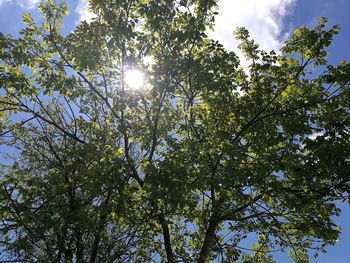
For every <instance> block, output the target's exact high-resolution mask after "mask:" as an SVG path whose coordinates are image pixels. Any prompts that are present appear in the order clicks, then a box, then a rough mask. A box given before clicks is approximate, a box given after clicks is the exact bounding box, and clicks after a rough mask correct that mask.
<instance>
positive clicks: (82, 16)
mask: <svg viewBox="0 0 350 263" xmlns="http://www.w3.org/2000/svg"><path fill="white" fill-rule="evenodd" d="M88 2H89V1H88V0H78V3H77V6H76V8H75V10H74V11H75V12H76V13H77V14H78V19H77V20H76V24H78V23H79V22H80V21H83V20H85V21H86V22H88V23H89V22H91V21H92V19H93V18H94V17H95V14H93V13H91V12H90V11H89V3H88Z"/></svg>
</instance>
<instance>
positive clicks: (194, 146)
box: [0, 0, 350, 263]
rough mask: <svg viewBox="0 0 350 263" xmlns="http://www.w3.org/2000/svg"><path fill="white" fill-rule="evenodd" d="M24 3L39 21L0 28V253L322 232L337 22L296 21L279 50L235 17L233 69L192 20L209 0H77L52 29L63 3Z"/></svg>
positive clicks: (339, 142)
mask: <svg viewBox="0 0 350 263" xmlns="http://www.w3.org/2000/svg"><path fill="white" fill-rule="evenodd" d="M39 8H40V10H41V12H42V14H43V15H44V17H45V22H44V23H43V24H41V25H38V24H36V23H35V21H33V19H32V17H31V16H30V15H29V14H24V15H23V21H24V23H25V24H26V27H25V28H24V29H23V30H22V31H21V32H20V35H21V36H20V37H19V38H13V37H12V36H10V35H3V34H1V35H0V58H1V79H0V86H1V93H0V96H1V97H0V102H1V105H0V114H1V115H0V117H1V129H0V132H1V144H2V147H6V149H7V150H6V152H7V154H6V156H7V157H6V156H5V155H4V158H3V161H2V165H1V172H2V174H1V185H0V186H1V190H0V193H1V199H0V215H1V223H0V233H1V234H0V242H1V251H2V253H3V258H2V260H3V261H4V262H8V261H11V262H13V261H15V262H91V263H93V262H152V261H167V262H198V263H201V262H209V261H212V260H218V261H219V262H236V261H242V262H274V260H273V253H272V252H273V251H276V250H281V251H283V252H288V251H289V253H290V256H291V257H292V258H294V260H295V261H296V262H309V261H308V260H309V255H310V253H309V251H310V250H316V253H317V252H318V251H325V247H326V246H327V245H334V244H335V242H336V240H337V238H338V236H339V233H340V229H339V228H338V227H337V226H336V225H335V224H334V222H333V218H334V216H338V215H339V214H340V212H341V211H340V209H339V208H337V205H336V204H337V201H347V198H348V194H349V191H350V173H349V167H350V166H349V160H350V144H349V139H350V133H349V127H350V111H349V105H350V97H349V96H350V89H349V76H350V65H349V64H348V63H346V62H345V61H343V62H342V63H341V64H340V65H338V66H332V65H329V64H328V62H327V61H326V55H327V53H326V51H325V49H326V48H327V47H328V46H329V45H330V44H331V43H332V40H333V35H334V34H337V33H338V29H339V28H338V26H334V27H332V28H330V29H328V28H327V26H326V19H325V18H321V19H320V21H319V24H318V25H317V26H316V27H315V28H314V29H308V28H305V27H302V28H299V29H297V30H296V31H295V33H294V35H293V36H292V37H291V38H290V40H288V41H286V43H285V45H284V46H283V47H282V49H281V52H282V54H281V55H277V54H276V53H275V52H274V51H271V52H265V51H262V50H260V48H259V46H258V45H257V44H256V43H255V42H254V41H253V40H251V39H250V37H249V33H248V31H247V30H246V29H244V28H239V29H237V30H236V32H235V35H236V38H237V39H238V40H240V42H241V44H240V48H241V50H242V52H244V54H245V55H246V57H247V59H249V60H250V61H251V65H250V67H249V73H246V72H245V70H244V69H242V67H241V66H240V62H239V59H238V57H237V56H236V54H235V53H233V52H229V51H227V50H225V49H224V47H223V46H222V45H221V44H220V43H218V42H216V41H213V40H210V39H208V37H207V36H206V34H205V32H206V30H207V28H211V27H212V26H213V22H214V15H215V14H216V1H214V0H206V1H204V0H181V1H171V0H170V1H169V0H162V1H159V0H133V1H116V0H113V1H112V0H105V1H101V0H91V1H90V8H91V10H92V11H93V12H94V13H95V14H96V17H95V18H94V20H93V21H92V22H91V23H87V22H85V21H83V22H81V23H80V25H79V26H78V27H77V28H76V29H75V30H74V31H73V32H72V33H70V34H69V35H67V36H63V35H62V34H61V33H60V28H61V26H62V18H63V16H65V15H67V14H68V9H67V6H66V5H65V4H64V3H60V4H58V5H56V4H55V3H54V1H53V0H50V1H47V2H44V3H41V4H40V7H39ZM149 58H151V59H152V60H153V61H154V63H148V62H147V61H149V60H150V59H149ZM131 69H137V70H139V71H142V72H144V74H145V83H144V85H143V86H144V87H143V88H141V89H135V90H132V89H130V84H129V85H128V83H127V82H126V81H125V75H126V74H127V72H128V70H131ZM311 135H312V136H311ZM5 157H6V158H5ZM242 241H245V242H248V241H251V242H252V243H255V244H252V245H251V246H249V247H247V249H250V252H247V251H246V249H244V248H242Z"/></svg>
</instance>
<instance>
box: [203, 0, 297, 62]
mask: <svg viewBox="0 0 350 263" xmlns="http://www.w3.org/2000/svg"><path fill="white" fill-rule="evenodd" d="M295 2H296V0H220V1H219V9H220V10H219V15H218V16H217V17H216V20H215V24H216V27H215V32H208V35H209V36H210V37H211V38H214V39H216V40H219V41H220V43H222V44H223V45H224V46H225V47H226V48H227V49H229V50H234V51H237V45H238V43H237V41H235V39H234V37H233V33H232V32H233V31H234V30H235V29H236V28H237V27H242V26H243V27H246V28H247V29H248V30H249V32H250V35H251V37H252V38H253V39H254V40H256V42H257V43H258V44H259V45H260V46H261V48H262V49H264V50H268V51H269V50H275V51H276V52H278V49H279V48H280V47H281V45H282V43H283V41H284V40H285V38H286V35H283V31H284V23H283V21H284V18H285V17H286V16H287V15H288V14H290V13H291V12H292V10H293V7H294V4H295ZM240 57H241V58H242V55H240Z"/></svg>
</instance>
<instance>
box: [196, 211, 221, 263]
mask: <svg viewBox="0 0 350 263" xmlns="http://www.w3.org/2000/svg"><path fill="white" fill-rule="evenodd" d="M218 224H219V221H218V220H217V218H216V217H215V216H214V215H212V216H211V217H210V220H209V226H208V228H207V231H206V232H205V238H204V242H203V245H202V248H201V251H200V253H199V258H198V260H197V263H205V262H206V261H207V259H208V256H209V253H210V249H211V245H212V243H213V240H214V237H215V230H216V228H217V226H218Z"/></svg>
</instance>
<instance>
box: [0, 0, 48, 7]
mask: <svg viewBox="0 0 350 263" xmlns="http://www.w3.org/2000/svg"><path fill="white" fill-rule="evenodd" d="M40 1H41V0H0V6H1V5H3V4H7V3H11V4H15V5H19V6H20V7H21V8H23V9H33V8H34V7H35V6H36V5H37V4H38V3H39V2H40Z"/></svg>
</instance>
